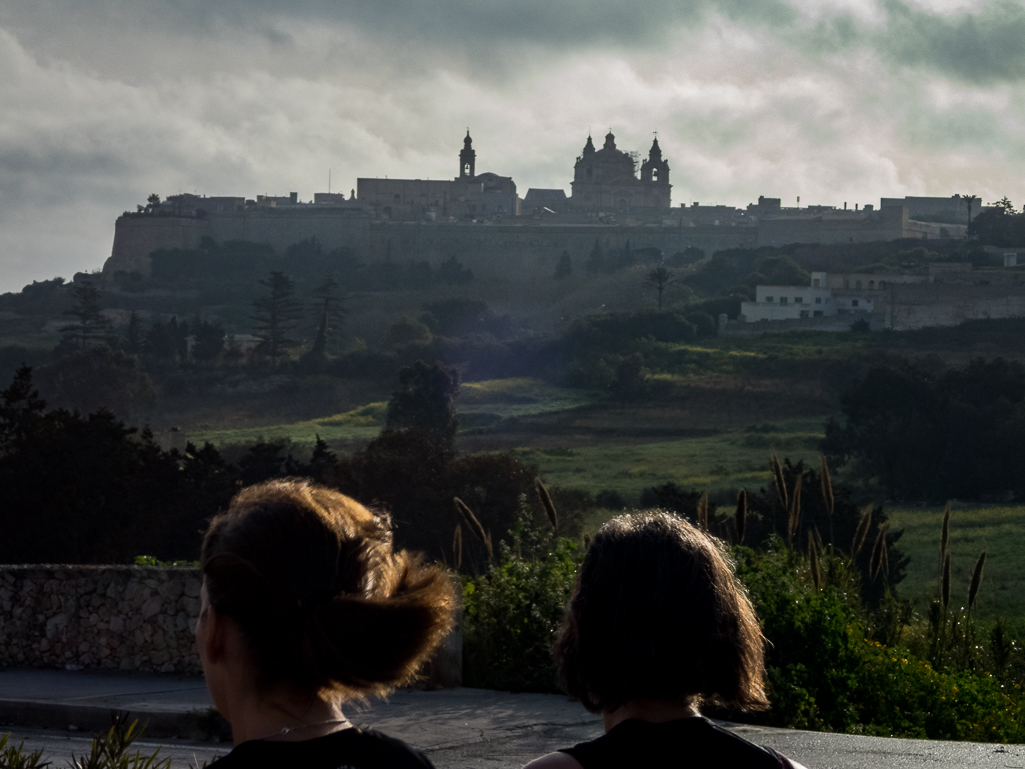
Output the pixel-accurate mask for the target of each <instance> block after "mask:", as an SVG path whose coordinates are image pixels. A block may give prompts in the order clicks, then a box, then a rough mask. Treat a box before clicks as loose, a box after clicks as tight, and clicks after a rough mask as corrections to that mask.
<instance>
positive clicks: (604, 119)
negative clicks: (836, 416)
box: [0, 0, 1025, 290]
mask: <svg viewBox="0 0 1025 769" xmlns="http://www.w3.org/2000/svg"><path fill="white" fill-rule="evenodd" d="M424 9H429V10H428V11H425V10H424ZM1023 25H1025V11H1023V9H1022V7H1021V6H1020V5H1017V4H1011V3H1006V2H999V1H997V2H984V3H972V4H970V5H968V4H966V3H965V2H963V0H929V1H928V2H927V1H926V0H836V1H835V2H831V3H826V2H822V0H690V1H689V2H679V1H676V2H670V1H669V0H633V1H632V2H626V0H611V1H610V2H607V3H601V4H596V3H593V2H586V3H585V2H582V0H566V2H562V3H554V4H553V3H542V2H540V0H521V1H520V2H515V3H504V4H496V3H480V2H476V0H438V1H437V2H434V3H430V4H424V3H422V2H414V0H379V2H368V1H364V0H348V1H347V2H327V0H296V1H295V2H293V3H290V4H288V5H282V4H280V3H271V2H269V0H245V2H242V0H220V1H219V0H202V1H201V0H177V2H167V0H162V2H159V3H157V2H151V1H149V0H134V1H133V2H128V1H127V0H91V1H90V2H89V3H81V2H73V1H72V0H34V1H33V2H27V0H7V2H5V3H4V4H3V6H2V7H0V71H3V72H4V78H3V79H2V80H0V103H2V104H3V105H4V110H5V112H4V120H3V121H2V122H0V254H2V257H0V258H2V260H3V261H2V264H3V267H4V269H3V271H2V272H0V290H11V289H17V288H20V287H21V286H22V285H23V284H25V283H27V282H30V280H32V279H43V278H47V277H50V276H52V275H54V274H62V275H64V276H65V277H70V275H71V273H72V272H74V271H75V270H80V269H87V268H93V267H99V266H100V265H101V264H102V262H103V259H104V258H105V257H106V256H107V254H108V253H109V250H110V245H111V241H112V238H113V222H114V219H115V218H116V217H117V215H118V214H119V213H120V212H121V211H123V210H126V209H132V208H134V206H135V204H136V203H138V202H142V201H143V200H144V199H145V197H146V195H147V194H148V193H150V192H158V193H159V194H161V195H167V194H171V193H175V192H180V191H197V192H200V193H206V194H210V195H215V194H233V195H246V196H248V197H252V196H254V195H256V194H258V193H268V194H285V193H287V192H289V191H292V190H296V191H298V192H299V193H300V197H301V198H302V199H309V198H310V197H312V194H313V193H314V192H316V191H322V190H324V189H325V188H326V186H327V174H328V169H331V175H332V179H333V187H334V189H335V190H336V191H337V190H339V189H344V190H346V191H347V190H348V189H349V188H351V187H353V186H355V180H356V178H357V177H358V176H378V175H382V176H383V175H389V176H412V177H419V178H442V177H450V176H452V175H454V174H455V173H456V170H457V162H456V156H457V153H458V150H459V146H460V142H461V138H462V132H463V131H464V130H465V128H466V126H470V127H471V129H472V132H473V136H474V138H475V146H476V148H477V152H478V168H480V169H482V170H491V171H496V172H499V173H503V174H510V175H512V176H513V177H514V179H515V180H516V182H517V184H518V186H519V188H520V192H521V194H525V192H526V190H527V188H528V187H568V184H569V180H570V177H571V174H572V165H573V161H574V159H575V157H576V156H577V155H578V154H579V152H580V149H581V148H582V146H583V143H584V139H585V138H586V135H587V132H588V130H591V131H593V132H594V133H595V135H597V136H601V135H603V134H604V133H605V131H606V130H607V128H608V127H609V126H612V127H613V129H614V130H615V132H616V135H617V138H618V141H619V144H620V146H621V147H623V148H625V149H633V150H639V151H641V152H646V151H647V148H648V146H649V145H650V142H651V137H652V132H653V131H658V132H659V137H660V143H661V144H662V147H663V149H664V151H665V152H666V155H667V157H668V159H669V162H670V164H671V166H672V177H671V178H672V181H673V184H674V193H673V194H674V201H675V202H676V203H686V202H689V201H692V200H700V201H701V202H709V203H711V202H718V203H725V204H730V205H745V204H746V203H747V202H750V201H751V200H754V199H756V198H757V196H758V195H759V194H764V195H769V196H780V197H783V198H784V199H786V200H788V201H789V200H793V199H795V198H796V196H797V195H800V196H801V198H802V203H808V202H811V203H817V202H818V203H826V204H838V205H842V203H843V202H844V201H848V202H852V203H853V202H860V203H868V202H876V201H877V198H878V197H880V196H893V195H903V194H938V195H947V194H952V193H953V192H962V191H966V190H968V189H969V188H971V190H972V191H975V192H977V193H978V194H980V195H983V197H984V199H986V200H990V199H997V198H999V197H1001V196H1002V195H1005V194H1007V195H1009V196H1011V197H1012V198H1016V199H1021V198H1022V197H1023V196H1025V183H1023V182H1021V181H1020V180H1019V178H1018V177H1019V174H1018V173H1017V170H1016V169H1017V168H1018V167H1020V164H1021V163H1022V161H1023V160H1025V139H1023V138H1021V137H1020V131H1019V128H1018V127H1019V126H1020V125H1021V123H1022V122H1023V119H1025V86H1023V84H1022V81H1021V76H1020V75H1019V72H1021V71H1025V68H1023V67H1022V64H1023V62H1022V61H1021V58H1022V56H1025V53H1023V52H1022V51H1021V50H1019V48H1020V46H1017V45H1016V41H1018V40H1021V39H1025V26H1023Z"/></svg>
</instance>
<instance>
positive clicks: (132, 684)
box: [0, 671, 1025, 769]
mask: <svg viewBox="0 0 1025 769" xmlns="http://www.w3.org/2000/svg"><path fill="white" fill-rule="evenodd" d="M209 707H210V700H209V695H208V694H207V692H206V688H205V687H204V686H203V685H202V681H201V680H199V679H179V678H175V677H174V676H138V675H127V674H103V673H89V672H84V671H83V672H77V673H68V672H64V671H6V672H0V721H9V720H15V721H20V722H21V724H22V725H16V726H4V727H2V728H0V731H11V732H12V734H13V737H14V740H15V741H16V742H18V741H21V740H23V739H24V741H25V744H26V747H29V748H33V749H34V748H36V747H42V748H44V749H45V750H46V752H47V754H48V756H50V757H51V760H52V761H53V762H54V763H55V765H57V766H61V765H64V763H65V762H66V760H67V759H69V758H70V757H71V755H72V754H73V753H74V754H79V755H80V754H82V753H83V752H86V751H87V750H88V746H89V745H88V743H89V737H88V734H87V733H86V732H84V731H82V730H81V727H79V724H75V723H74V720H68V719H69V718H70V719H74V718H80V719H85V720H83V721H82V723H85V721H86V720H88V718H93V719H94V721H93V723H94V724H98V726H102V725H103V723H109V713H110V711H111V710H113V709H118V710H129V711H131V712H132V713H133V714H134V715H137V716H139V717H144V718H150V719H151V721H152V720H154V719H155V718H156V717H162V718H165V721H163V722H162V723H163V724H164V726H165V727H168V726H169V725H172V724H174V723H178V722H175V721H174V720H173V718H172V717H174V716H177V717H179V718H180V717H181V716H182V714H188V713H195V712H203V711H204V710H205V709H206V708H209ZM22 714H28V715H27V716H25V715H22ZM349 716H350V718H352V719H353V721H355V722H356V723H362V724H367V725H370V726H374V727H375V728H378V729H380V730H382V731H384V732H386V733H388V734H391V735H394V736H396V737H400V738H402V739H404V740H407V741H408V742H410V743H412V744H414V745H416V746H418V747H420V748H421V749H423V750H425V751H426V752H427V753H428V755H430V756H431V758H432V759H433V761H434V762H435V763H436V764H437V766H438V767H439V769H489V768H491V767H494V768H496V769H497V768H499V767H501V768H502V769H506V767H508V768H509V769H512V768H513V767H520V766H522V765H523V764H524V763H526V762H527V761H529V760H530V759H532V758H535V757H536V756H538V755H541V754H543V753H547V752H549V751H551V750H554V749H556V748H559V747H564V746H567V745H572V744H574V743H576V742H579V741H581V740H586V739H591V738H593V737H595V736H597V735H598V734H600V732H601V723H600V720H599V719H598V718H597V717H596V716H594V715H592V714H590V713H587V712H586V711H585V710H584V709H583V708H582V707H581V706H580V705H579V704H578V703H575V702H571V701H570V700H569V699H567V698H566V697H561V696H557V695H543V694H509V693H507V692H493V691H485V690H480V689H446V690H440V691H433V692H421V691H400V692H396V693H395V694H394V695H393V696H392V697H391V698H390V699H389V700H388V701H387V702H380V701H379V702H375V703H373V704H372V705H371V706H369V707H368V708H366V709H363V710H355V709H353V710H351V711H350V712H349ZM33 718H34V719H36V720H35V723H42V721H40V720H39V719H41V718H47V719H49V720H48V721H47V723H49V725H50V727H51V728H49V729H36V728H31V727H29V726H26V725H24V724H26V723H27V720H29V721H30V720H31V719H33ZM168 719H170V720H168ZM69 726H75V727H79V730H77V731H69V730H68V727H69ZM98 726H94V727H90V728H98ZM731 728H733V729H735V730H736V731H737V732H738V733H740V734H742V735H743V736H745V737H746V738H747V739H749V740H751V741H752V742H756V743H760V744H763V745H768V746H770V747H773V748H776V749H777V750H779V751H780V752H782V753H784V754H786V755H788V756H791V757H792V758H794V759H796V760H798V761H800V762H802V763H804V764H805V765H806V766H808V767H809V769H855V768H857V769H883V768H884V767H886V768H887V769H888V768H889V767H896V768H897V769H925V768H927V767H928V768H929V769H935V767H939V766H943V767H963V768H964V769H976V768H978V769H983V768H985V769H1011V768H1018V767H1020V768H1021V769H1025V746H1017V745H1013V746H999V745H980V744H975V743H951V742H930V741H925V740H921V741H919V740H895V739H884V738H878V737H860V736H855V735H843V734H822V733H818V732H801V731H795V730H789V729H767V728H759V727H751V726H737V725H734V726H731ZM139 744H140V746H141V747H142V748H143V749H144V750H146V749H149V750H155V749H156V747H158V746H159V747H160V748H161V754H162V755H164V756H167V757H170V758H171V759H172V766H173V767H175V768H176V769H185V767H188V766H189V765H193V766H201V765H202V763H203V762H204V761H207V760H210V759H212V758H213V757H215V756H216V755H217V754H219V753H223V752H225V751H226V750H228V749H229V748H230V744H229V743H227V742H221V743H217V742H212V741H190V740H185V739H179V738H175V737H173V736H171V733H168V732H165V733H164V736H161V737H159V738H152V739H146V740H145V741H144V743H139Z"/></svg>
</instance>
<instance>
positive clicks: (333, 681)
mask: <svg viewBox="0 0 1025 769" xmlns="http://www.w3.org/2000/svg"><path fill="white" fill-rule="evenodd" d="M201 565H202V570H203V578H204V586H205V588H206V595H207V601H208V604H209V606H212V607H213V609H214V610H215V611H216V612H217V613H218V615H220V616H224V617H230V618H231V619H232V620H234V622H235V623H236V624H237V625H238V627H239V629H240V631H241V633H242V636H243V637H244V639H245V642H246V643H245V645H246V646H247V647H248V651H249V653H250V654H251V656H252V661H253V665H254V667H255V670H256V674H257V677H258V679H259V680H258V681H257V682H256V683H257V684H258V685H260V686H274V685H278V684H286V685H289V686H292V687H294V688H296V689H298V690H300V691H324V690H335V691H338V692H341V693H345V694H349V695H364V694H379V693H383V692H385V691H387V690H389V689H391V688H392V687H394V686H396V685H398V684H401V683H402V682H404V681H406V680H408V679H409V678H411V677H412V676H413V675H414V674H415V673H416V670H417V667H418V666H419V664H420V662H421V661H423V659H424V658H425V657H426V656H427V655H428V654H429V653H430V652H431V650H432V649H433V648H434V647H435V646H436V645H437V643H438V642H439V641H440V640H441V639H442V638H443V637H444V635H445V634H446V633H447V632H448V630H449V628H450V626H451V623H452V616H453V612H454V608H455V593H454V590H453V587H452V584H451V582H450V580H449V579H448V577H447V576H446V575H445V573H444V572H442V571H441V570H440V569H438V568H437V567H433V566H425V565H424V564H423V563H421V561H420V559H419V558H418V557H416V556H413V555H410V554H409V553H407V552H406V551H398V552H396V551H394V550H392V535H391V527H390V521H389V519H388V517H387V516H384V515H381V514H376V513H373V512H371V511H370V510H367V508H365V507H363V506H362V505H360V504H359V503H358V502H355V501H354V500H352V499H350V498H349V497H346V496H345V495H344V494H340V493H338V492H336V491H332V490H330V489H327V488H324V487H321V486H317V485H315V484H312V483H309V482H307V481H302V480H295V479H286V480H279V481H271V482H268V483H263V484H260V485H257V486H251V487H249V488H247V489H244V490H243V491H241V492H240V493H239V494H238V495H237V496H236V497H235V499H234V500H232V503H231V506H230V507H229V509H228V511H227V512H225V513H223V514H221V515H218V516H217V517H216V518H214V520H213V521H212V522H211V524H210V528H209V529H208V531H207V533H206V537H205V538H204V541H203V555H202V561H201Z"/></svg>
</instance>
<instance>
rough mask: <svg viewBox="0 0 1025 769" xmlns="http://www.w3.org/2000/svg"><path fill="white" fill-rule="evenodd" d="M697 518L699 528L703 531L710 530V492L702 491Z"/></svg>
mask: <svg viewBox="0 0 1025 769" xmlns="http://www.w3.org/2000/svg"><path fill="white" fill-rule="evenodd" d="M696 512H697V519H698V528H699V529H701V530H702V531H708V492H707V491H703V492H701V496H700V497H698V504H697V511H696Z"/></svg>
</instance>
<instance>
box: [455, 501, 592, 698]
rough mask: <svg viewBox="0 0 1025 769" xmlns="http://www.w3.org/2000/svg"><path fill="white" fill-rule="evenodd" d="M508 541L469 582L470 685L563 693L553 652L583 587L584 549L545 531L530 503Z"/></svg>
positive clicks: (466, 644) (466, 638)
mask: <svg viewBox="0 0 1025 769" xmlns="http://www.w3.org/2000/svg"><path fill="white" fill-rule="evenodd" d="M509 534H510V538H511V540H512V544H511V545H509V544H507V543H505V542H502V543H500V544H499V553H498V558H497V561H496V562H495V563H493V564H492V565H491V566H490V568H489V569H488V571H487V573H485V574H484V575H482V576H480V577H477V578H475V579H470V578H465V579H464V583H463V596H464V602H465V610H464V611H465V614H464V625H463V660H464V673H465V675H464V683H465V684H466V685H467V686H477V687H482V688H488V689H504V690H507V691H518V692H556V691H558V686H557V681H556V675H555V668H554V666H553V664H552V658H551V654H550V651H549V650H550V648H551V645H552V641H553V640H554V638H555V631H556V630H557V629H558V627H559V625H560V623H561V622H562V618H563V615H564V613H565V611H566V606H567V605H568V603H569V598H570V594H571V593H572V589H573V585H574V584H575V582H576V574H577V567H578V560H579V558H578V548H577V544H576V543H575V542H573V541H571V540H569V539H566V538H564V537H556V536H555V535H554V534H553V533H552V531H551V530H550V529H549V528H547V527H542V525H541V524H540V523H539V522H537V521H536V520H535V519H534V518H533V517H532V515H531V513H530V511H529V509H528V508H527V504H526V498H525V497H524V498H522V499H521V505H520V510H519V513H518V516H517V519H516V522H515V524H514V526H513V529H512V530H511V531H510V532H509Z"/></svg>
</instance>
